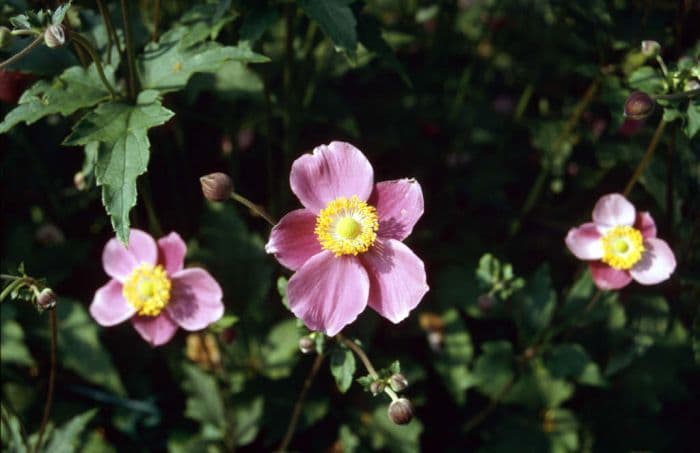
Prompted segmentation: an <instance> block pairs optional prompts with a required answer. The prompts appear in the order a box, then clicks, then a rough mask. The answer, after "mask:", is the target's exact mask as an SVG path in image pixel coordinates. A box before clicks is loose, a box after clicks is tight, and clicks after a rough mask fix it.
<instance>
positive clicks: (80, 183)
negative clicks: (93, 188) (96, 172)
mask: <svg viewBox="0 0 700 453" xmlns="http://www.w3.org/2000/svg"><path fill="white" fill-rule="evenodd" d="M73 185H74V186H75V188H76V189H78V190H85V189H86V188H87V183H86V182H85V173H83V172H82V171H79V172H77V173H76V174H74V175H73Z"/></svg>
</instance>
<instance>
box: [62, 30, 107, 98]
mask: <svg viewBox="0 0 700 453" xmlns="http://www.w3.org/2000/svg"><path fill="white" fill-rule="evenodd" d="M71 39H73V41H74V42H76V43H77V44H79V45H80V46H81V47H82V48H83V49H85V51H86V52H87V53H88V54H90V58H92V61H94V62H95V68H96V69H97V75H99V76H100V80H101V81H102V84H103V85H104V86H105V88H107V91H109V94H110V96H112V100H115V99H117V93H116V92H115V91H114V88H112V85H110V83H109V82H108V81H107V77H106V76H105V72H104V69H103V68H102V61H101V60H100V56H99V55H97V52H96V51H95V48H94V47H92V44H90V41H88V40H87V39H85V38H84V37H83V36H82V35H80V34H79V33H71Z"/></svg>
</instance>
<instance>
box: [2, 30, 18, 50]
mask: <svg viewBox="0 0 700 453" xmlns="http://www.w3.org/2000/svg"><path fill="white" fill-rule="evenodd" d="M14 39H15V37H14V36H13V35H12V30H10V29H9V28H7V27H0V49H4V48H6V47H10V44H12V41H14Z"/></svg>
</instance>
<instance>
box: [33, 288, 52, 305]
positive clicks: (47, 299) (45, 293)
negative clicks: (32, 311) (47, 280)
mask: <svg viewBox="0 0 700 453" xmlns="http://www.w3.org/2000/svg"><path fill="white" fill-rule="evenodd" d="M36 304H37V305H38V306H39V308H41V309H42V310H48V309H49V308H53V307H55V306H56V293H54V292H53V290H52V289H51V288H44V289H42V290H41V292H40V293H39V295H38V296H36Z"/></svg>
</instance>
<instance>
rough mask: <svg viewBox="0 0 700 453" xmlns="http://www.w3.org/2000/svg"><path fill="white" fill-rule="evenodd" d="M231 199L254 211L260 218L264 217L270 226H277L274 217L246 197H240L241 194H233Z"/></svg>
mask: <svg viewBox="0 0 700 453" xmlns="http://www.w3.org/2000/svg"><path fill="white" fill-rule="evenodd" d="M231 198H232V199H234V200H235V201H237V202H239V203H240V204H242V205H243V206H245V207H246V208H248V209H250V210H251V211H253V212H254V213H255V214H257V215H258V216H260V217H262V218H263V219H265V220H266V221H267V223H269V224H270V226H275V225H276V224H277V222H275V219H273V218H272V217H270V215H269V214H268V213H267V212H265V210H264V209H263V208H261V207H260V206H258V205H256V204H255V203H253V202H252V201H250V200H249V199H247V198H246V197H244V196H242V195H239V194H237V193H236V192H233V193H232V194H231Z"/></svg>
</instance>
